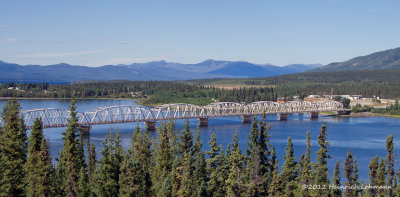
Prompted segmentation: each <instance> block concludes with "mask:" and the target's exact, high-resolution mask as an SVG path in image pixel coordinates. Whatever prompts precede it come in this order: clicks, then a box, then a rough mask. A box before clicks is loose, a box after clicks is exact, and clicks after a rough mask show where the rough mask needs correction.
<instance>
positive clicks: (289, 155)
mask: <svg viewBox="0 0 400 197" xmlns="http://www.w3.org/2000/svg"><path fill="white" fill-rule="evenodd" d="M283 158H284V159H285V162H284V163H283V167H282V170H281V173H280V174H279V176H278V179H280V182H281V183H282V184H283V185H282V187H283V195H284V196H294V191H295V190H296V185H297V184H296V178H297V172H296V165H297V162H296V161H295V160H296V158H295V157H294V150H293V143H292V139H291V138H290V137H288V142H287V147H286V155H285V156H284V157H283Z"/></svg>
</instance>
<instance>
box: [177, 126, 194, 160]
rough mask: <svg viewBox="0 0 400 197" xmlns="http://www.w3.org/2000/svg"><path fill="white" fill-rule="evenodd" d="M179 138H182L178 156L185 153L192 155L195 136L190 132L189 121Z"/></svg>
mask: <svg viewBox="0 0 400 197" xmlns="http://www.w3.org/2000/svg"><path fill="white" fill-rule="evenodd" d="M179 138H180V143H179V150H178V154H180V155H183V154H184V153H186V154H190V155H191V154H192V152H193V134H192V131H191V130H190V127H189V120H188V119H186V120H185V127H184V129H183V130H182V132H181V135H180V136H179Z"/></svg>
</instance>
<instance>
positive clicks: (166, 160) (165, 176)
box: [152, 122, 174, 196]
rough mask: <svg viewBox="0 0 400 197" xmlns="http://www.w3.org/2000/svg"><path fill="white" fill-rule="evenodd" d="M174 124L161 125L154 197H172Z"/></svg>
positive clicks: (154, 174)
mask: <svg viewBox="0 0 400 197" xmlns="http://www.w3.org/2000/svg"><path fill="white" fill-rule="evenodd" d="M171 124H173V123H171V122H170V123H168V124H167V125H166V124H163V125H161V127H159V128H158V132H159V136H158V144H157V145H156V155H155V160H156V166H155V167H154V171H153V176H152V177H153V178H152V180H153V190H154V191H153V192H154V196H171V195H172V180H171V175H170V172H171V170H172V161H173V148H172V145H173V144H172V143H171V142H170V136H171V137H172V136H173V134H172V131H170V130H171V129H173V128H174V127H173V125H171Z"/></svg>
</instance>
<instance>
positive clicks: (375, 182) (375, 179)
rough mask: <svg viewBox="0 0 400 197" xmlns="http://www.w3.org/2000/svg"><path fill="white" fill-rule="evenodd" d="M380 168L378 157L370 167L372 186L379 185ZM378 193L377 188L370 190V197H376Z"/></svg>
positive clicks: (372, 160) (372, 161)
mask: <svg viewBox="0 0 400 197" xmlns="http://www.w3.org/2000/svg"><path fill="white" fill-rule="evenodd" d="M378 166H379V161H378V157H374V158H372V159H371V162H370V163H369V165H368V168H369V182H370V184H371V185H378ZM376 193H377V191H376V189H375V188H370V189H369V190H368V195H370V196H376Z"/></svg>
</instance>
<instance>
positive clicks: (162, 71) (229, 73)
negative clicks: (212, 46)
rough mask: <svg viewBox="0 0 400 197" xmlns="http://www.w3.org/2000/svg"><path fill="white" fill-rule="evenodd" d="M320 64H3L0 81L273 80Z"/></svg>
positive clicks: (210, 62) (211, 61) (157, 62)
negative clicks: (98, 65) (93, 65)
mask: <svg viewBox="0 0 400 197" xmlns="http://www.w3.org/2000/svg"><path fill="white" fill-rule="evenodd" d="M320 66H322V65H320V64H295V65H288V66H284V67H279V66H274V65H258V64H252V63H249V62H244V61H237V62H232V61H216V60H206V61H203V62H200V63H197V64H182V63H175V62H166V61H163V60H162V61H153V62H148V63H133V64H130V65H125V64H120V65H105V66H100V67H88V66H79V65H70V64H66V63H60V64H54V65H47V66H41V65H19V64H13V63H7V62H4V61H0V81H63V82H73V81H86V80H101V81H108V80H143V81H149V80H159V81H163V80H189V79H205V78H251V77H269V76H278V75H284V74H291V73H298V72H305V71H308V70H310V69H314V68H318V67H320Z"/></svg>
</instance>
